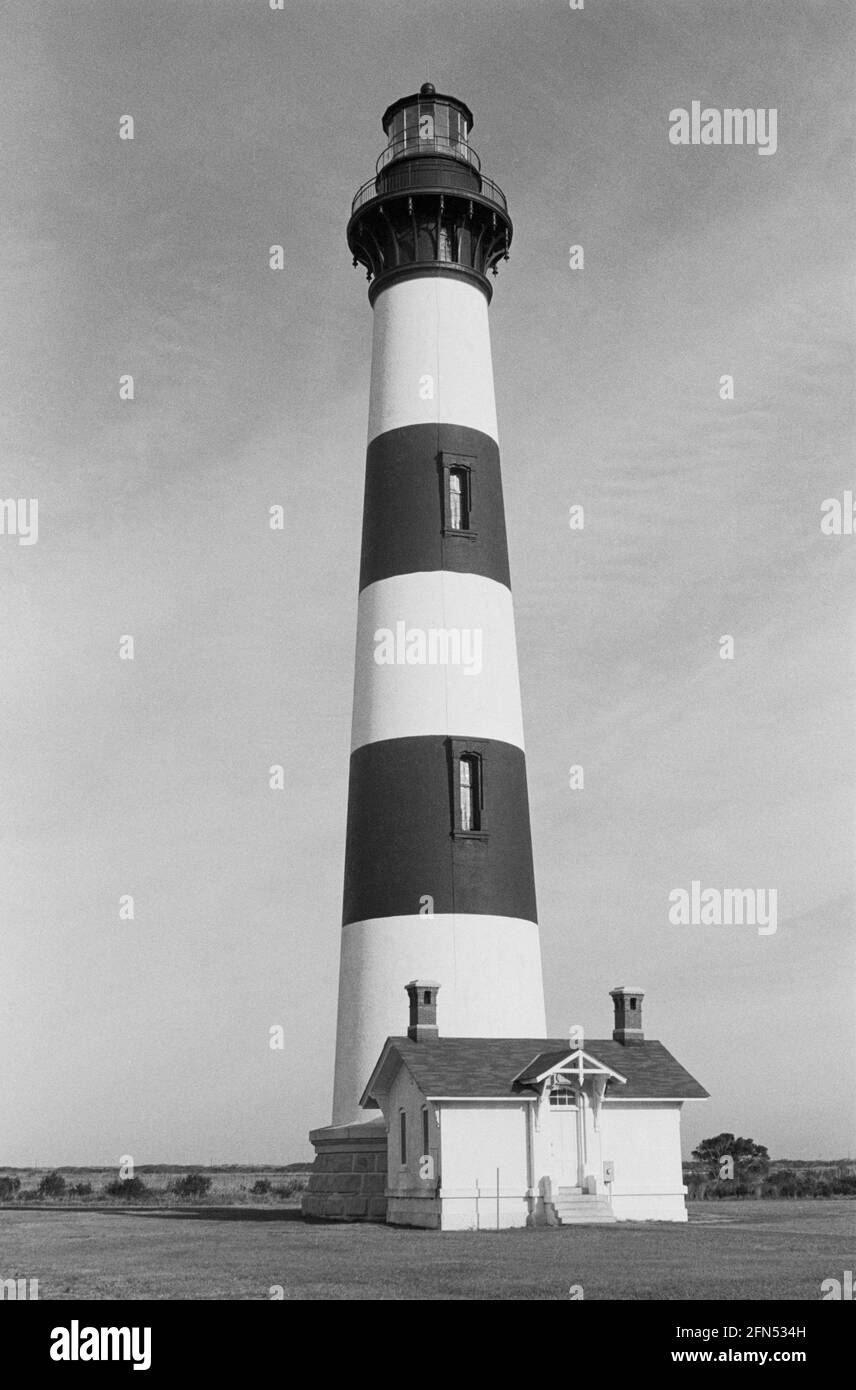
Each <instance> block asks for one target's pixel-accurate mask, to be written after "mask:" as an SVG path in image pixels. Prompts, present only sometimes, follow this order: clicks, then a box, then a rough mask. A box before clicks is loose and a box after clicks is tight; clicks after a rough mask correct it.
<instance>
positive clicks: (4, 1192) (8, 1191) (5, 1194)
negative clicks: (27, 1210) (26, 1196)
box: [0, 1176, 21, 1202]
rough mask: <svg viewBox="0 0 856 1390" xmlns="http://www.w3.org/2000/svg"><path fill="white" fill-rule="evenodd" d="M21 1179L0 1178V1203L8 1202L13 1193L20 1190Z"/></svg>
mask: <svg viewBox="0 0 856 1390" xmlns="http://www.w3.org/2000/svg"><path fill="white" fill-rule="evenodd" d="M20 1187H21V1179H20V1178H13V1177H11V1176H10V1177H2V1178H0V1202H10V1201H11V1200H12V1198H13V1197H14V1196H15V1193H16V1192H18V1191H19V1190H20Z"/></svg>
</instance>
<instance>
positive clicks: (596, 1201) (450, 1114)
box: [361, 980, 707, 1230]
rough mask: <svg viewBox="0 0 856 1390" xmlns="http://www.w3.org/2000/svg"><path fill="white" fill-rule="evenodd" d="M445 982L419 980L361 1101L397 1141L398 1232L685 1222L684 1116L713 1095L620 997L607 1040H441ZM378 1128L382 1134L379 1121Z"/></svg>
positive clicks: (392, 1210) (626, 992)
mask: <svg viewBox="0 0 856 1390" xmlns="http://www.w3.org/2000/svg"><path fill="white" fill-rule="evenodd" d="M439 988H440V986H439V984H438V983H437V982H436V981H434V980H411V982H410V984H408V985H407V986H406V989H407V993H408V995H409V999H410V1026H409V1028H408V1030H407V1036H406V1037H394V1038H387V1040H386V1043H385V1044H384V1047H383V1050H382V1052H381V1055H380V1057H379V1058H378V1061H377V1064H376V1066H375V1068H374V1071H373V1072H372V1075H371V1077H370V1079H369V1082H368V1085H367V1086H366V1088H365V1091H364V1093H363V1096H362V1102H361V1104H362V1106H363V1108H364V1109H365V1110H366V1111H372V1110H376V1109H380V1110H381V1112H382V1114H383V1117H384V1120H385V1122H386V1136H387V1186H386V1197H387V1212H386V1219H387V1221H388V1222H390V1223H391V1224H393V1225H405V1226H425V1227H429V1228H434V1229H441V1230H473V1229H490V1228H493V1229H497V1228H500V1227H507V1226H527V1225H565V1224H571V1223H579V1222H586V1223H587V1222H603V1221H616V1220H631V1221H645V1220H653V1221H686V1219H687V1213H686V1206H685V1202H684V1198H685V1194H686V1188H685V1186H684V1183H683V1174H682V1168H681V1140H680V1118H681V1108H682V1106H683V1105H684V1103H685V1102H686V1101H689V1100H703V1099H705V1098H706V1097H707V1091H705V1090H704V1088H703V1087H702V1086H700V1085H699V1083H698V1082H697V1081H696V1080H694V1078H693V1077H692V1076H690V1074H689V1072H687V1071H685V1070H684V1068H683V1067H682V1066H680V1064H679V1063H678V1062H676V1061H675V1059H674V1057H672V1055H671V1053H669V1052H667V1051H666V1049H665V1047H663V1045H662V1043H660V1042H655V1041H650V1040H647V1039H646V1038H645V1036H644V1033H643V1031H642V997H643V991H642V990H640V989H631V988H627V987H625V986H621V987H618V988H616V989H614V990H612V991H611V995H612V998H613V1001H614V1006H615V1026H614V1029H613V1033H612V1037H611V1038H610V1039H601V1038H598V1039H593V1040H591V1041H582V1040H581V1039H580V1038H579V1037H577V1032H578V1030H576V1029H574V1030H572V1037H571V1040H570V1041H569V1040H566V1039H562V1038H443V1037H441V1036H440V1034H439V1030H438V1027H437V994H438V990H439ZM379 1128H380V1127H379Z"/></svg>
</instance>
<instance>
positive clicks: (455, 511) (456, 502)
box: [449, 468, 467, 531]
mask: <svg viewBox="0 0 856 1390" xmlns="http://www.w3.org/2000/svg"><path fill="white" fill-rule="evenodd" d="M465 512H466V480H465V478H464V474H463V473H462V471H461V469H460V468H453V469H452V470H451V471H450V473H449V529H450V530H451V531H462V530H464V529H465V528H466V525H467V523H466V520H465V519H464V517H465Z"/></svg>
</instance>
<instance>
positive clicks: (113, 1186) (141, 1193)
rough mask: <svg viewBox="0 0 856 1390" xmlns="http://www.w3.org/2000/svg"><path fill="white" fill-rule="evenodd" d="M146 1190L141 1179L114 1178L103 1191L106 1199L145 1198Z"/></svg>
mask: <svg viewBox="0 0 856 1390" xmlns="http://www.w3.org/2000/svg"><path fill="white" fill-rule="evenodd" d="M148 1190H149V1189H148V1188H147V1187H146V1184H145V1183H144V1182H143V1180H142V1178H136V1177H135V1178H114V1179H113V1181H112V1182H108V1184H107V1186H106V1187H105V1189H104V1191H105V1193H106V1195H107V1196H108V1197H126V1198H128V1197H145V1196H146V1195H147V1193H148Z"/></svg>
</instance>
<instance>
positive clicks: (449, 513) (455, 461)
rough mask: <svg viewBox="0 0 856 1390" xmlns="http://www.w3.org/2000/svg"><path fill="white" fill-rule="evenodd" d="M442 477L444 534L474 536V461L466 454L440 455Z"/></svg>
mask: <svg viewBox="0 0 856 1390" xmlns="http://www.w3.org/2000/svg"><path fill="white" fill-rule="evenodd" d="M440 458H441V463H442V479H443V531H444V534H445V535H447V536H448V535H456V536H467V537H469V538H475V535H476V533H475V531H474V530H473V520H472V506H473V474H472V465H473V463H474V462H475V460H474V459H472V458H470V457H469V455H466V454H446V453H443V454H441V456H440Z"/></svg>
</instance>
